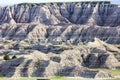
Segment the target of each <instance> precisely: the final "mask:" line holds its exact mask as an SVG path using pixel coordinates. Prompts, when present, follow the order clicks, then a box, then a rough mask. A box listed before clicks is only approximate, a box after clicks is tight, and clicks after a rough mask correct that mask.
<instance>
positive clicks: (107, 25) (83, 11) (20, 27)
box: [0, 2, 120, 44]
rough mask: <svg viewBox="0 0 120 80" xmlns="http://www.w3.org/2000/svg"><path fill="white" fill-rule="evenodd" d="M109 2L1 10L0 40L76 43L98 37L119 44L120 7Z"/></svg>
mask: <svg viewBox="0 0 120 80" xmlns="http://www.w3.org/2000/svg"><path fill="white" fill-rule="evenodd" d="M108 3H109V2H108ZM108 3H104V4H103V3H101V2H98V3H94V2H93V3H88V2H86V3H50V4H29V3H28V4H18V5H14V6H7V7H0V24H1V25H0V28H1V29H0V30H1V31H0V37H1V38H5V39H13V40H24V39H31V40H33V39H36V40H40V39H41V38H45V39H48V38H52V39H55V40H61V39H63V40H64V41H66V40H70V39H73V40H72V41H73V42H74V43H75V44H77V43H78V42H79V41H91V40H93V39H94V37H97V38H100V39H102V40H104V41H106V42H109V43H116V44H118V43H120V41H119V37H120V34H119V32H120V29H119V28H120V27H119V25H120V20H119V12H120V7H119V5H114V4H110V3H109V4H108ZM73 24H75V25H73ZM33 34H34V36H33ZM33 37H34V38H33Z"/></svg>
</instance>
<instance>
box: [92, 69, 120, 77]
mask: <svg viewBox="0 0 120 80" xmlns="http://www.w3.org/2000/svg"><path fill="white" fill-rule="evenodd" d="M92 70H100V71H104V72H106V73H109V74H111V75H112V76H120V68H115V69H102V68H92Z"/></svg>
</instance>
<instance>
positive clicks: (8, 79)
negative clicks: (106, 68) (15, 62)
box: [0, 76, 120, 80]
mask: <svg viewBox="0 0 120 80" xmlns="http://www.w3.org/2000/svg"><path fill="white" fill-rule="evenodd" d="M37 79H39V78H0V80H37ZM50 80H98V79H79V78H65V77H60V76H56V77H52V78H51V79H50ZM100 80H120V79H100Z"/></svg>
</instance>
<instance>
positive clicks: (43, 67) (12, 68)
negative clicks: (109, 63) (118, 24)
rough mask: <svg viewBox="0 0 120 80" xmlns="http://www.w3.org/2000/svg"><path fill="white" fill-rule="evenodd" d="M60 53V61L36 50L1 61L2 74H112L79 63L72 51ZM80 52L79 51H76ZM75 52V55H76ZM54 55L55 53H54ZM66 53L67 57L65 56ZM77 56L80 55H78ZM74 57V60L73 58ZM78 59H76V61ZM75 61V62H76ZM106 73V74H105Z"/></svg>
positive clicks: (86, 75) (88, 76)
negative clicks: (25, 55)
mask: <svg viewBox="0 0 120 80" xmlns="http://www.w3.org/2000/svg"><path fill="white" fill-rule="evenodd" d="M70 52H71V51H70ZM65 53H66V54H63V53H62V54H61V55H60V59H61V60H60V61H59V62H56V61H53V60H50V56H52V55H49V54H44V53H42V52H39V51H34V52H33V53H31V54H30V55H28V56H27V57H21V58H18V59H13V60H9V61H3V62H1V63H0V74H1V75H3V76H6V77H48V76H55V75H56V76H71V77H72V76H80V77H85V78H110V77H112V76H111V75H109V74H107V73H104V72H101V71H97V70H96V71H93V70H89V69H88V68H85V67H82V66H81V65H80V64H79V63H80V60H78V62H79V63H77V62H76V61H77V59H76V58H74V57H75V56H71V57H70V56H67V55H70V54H72V53H69V52H65ZM76 54H78V53H76ZM76 54H74V55H76ZM53 55H54V54H53ZM65 55H66V57H65ZM76 57H79V56H77V55H76ZM73 59H74V60H73ZM75 60H76V61H75ZM74 61H75V62H74ZM103 75H104V76H103Z"/></svg>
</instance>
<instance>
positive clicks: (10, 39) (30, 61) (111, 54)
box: [0, 2, 120, 78]
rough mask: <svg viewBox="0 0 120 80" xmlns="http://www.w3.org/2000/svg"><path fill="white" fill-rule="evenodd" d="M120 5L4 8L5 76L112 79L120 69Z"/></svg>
mask: <svg viewBox="0 0 120 80" xmlns="http://www.w3.org/2000/svg"><path fill="white" fill-rule="evenodd" d="M119 14H120V6H119V5H115V4H111V3H110V2H76V3H75V2H74V3H46V4H44V3H41V4H34V3H32V4H31V3H22V4H17V5H13V6H6V7H0V56H1V57H4V55H9V56H12V55H16V56H17V58H15V59H10V60H3V59H2V58H0V75H2V76H6V77H48V76H70V77H73V76H78V77H84V78H112V77H115V76H113V75H111V74H110V73H106V72H103V71H100V70H92V69H91V68H106V69H110V70H111V69H114V68H120V46H119V44H120V16H119Z"/></svg>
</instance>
